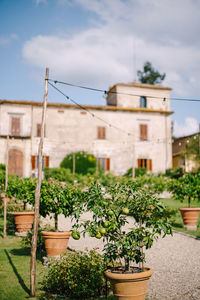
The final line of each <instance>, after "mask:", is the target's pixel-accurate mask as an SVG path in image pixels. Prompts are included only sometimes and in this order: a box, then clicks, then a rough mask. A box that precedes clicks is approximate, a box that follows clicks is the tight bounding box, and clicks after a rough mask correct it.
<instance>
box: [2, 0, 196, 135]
mask: <svg viewBox="0 0 200 300" xmlns="http://www.w3.org/2000/svg"><path fill="white" fill-rule="evenodd" d="M199 16H200V1H198V0H165V1H157V0H71V1H70V0H17V1H16V0H0V67H1V72H0V99H8V100H31V101H42V100H43V95H44V77H45V68H46V67H49V70H50V74H49V77H50V78H51V79H53V80H58V81H64V82H68V83H72V84H75V85H83V86H88V87H93V88H97V89H103V90H108V89H109V86H111V85H113V84H116V83H119V82H123V83H127V82H132V81H134V80H136V81H137V80H138V78H137V70H142V69H143V65H144V63H145V62H146V61H150V62H151V63H152V65H153V67H154V68H155V69H156V70H158V71H159V72H160V73H166V78H165V80H164V81H163V83H162V85H163V86H166V87H171V88H172V92H171V97H173V98H189V99H199V100H200V73H199V69H200V51H199V50H200V38H199V36H200V18H199ZM58 87H59V88H60V89H61V90H62V91H63V92H64V93H65V94H67V95H68V96H69V97H71V98H72V99H74V100H75V101H76V102H78V103H80V104H92V105H105V104H106V102H105V98H104V95H103V93H98V92H91V91H87V90H80V89H77V88H72V87H69V86H64V85H62V86H61V85H59V86H58ZM48 101H49V102H63V103H66V98H64V97H63V96H62V95H61V94H59V93H58V92H56V91H55V90H54V89H53V88H52V87H51V86H49V91H48ZM171 110H173V111H174V114H173V115H172V120H173V122H174V135H175V136H176V137H178V136H185V135H189V134H192V133H195V132H197V131H198V128H199V123H200V101H199V102H194V101H190V102H189V101H175V100H171Z"/></svg>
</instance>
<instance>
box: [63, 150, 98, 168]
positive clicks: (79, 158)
mask: <svg viewBox="0 0 200 300" xmlns="http://www.w3.org/2000/svg"><path fill="white" fill-rule="evenodd" d="M60 167H61V168H65V169H70V170H71V172H72V171H73V153H71V154H68V155H66V156H65V158H64V159H63V161H62V162H61V164H60ZM95 170H96V157H94V155H92V154H88V153H86V152H83V151H81V152H76V153H75V172H76V173H78V174H87V173H88V171H89V172H90V173H91V172H95Z"/></svg>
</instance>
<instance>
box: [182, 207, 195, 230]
mask: <svg viewBox="0 0 200 300" xmlns="http://www.w3.org/2000/svg"><path fill="white" fill-rule="evenodd" d="M179 210H180V212H181V216H182V219H183V223H184V227H185V228H186V229H187V230H197V220H198V217H199V212H200V208H195V207H184V208H179Z"/></svg>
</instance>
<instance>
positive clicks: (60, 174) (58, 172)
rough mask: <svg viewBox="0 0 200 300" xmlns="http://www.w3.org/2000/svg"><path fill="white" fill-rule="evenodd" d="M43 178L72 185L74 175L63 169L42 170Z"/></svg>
mask: <svg viewBox="0 0 200 300" xmlns="http://www.w3.org/2000/svg"><path fill="white" fill-rule="evenodd" d="M43 171H44V177H45V179H46V180H48V179H49V178H53V179H55V180H58V181H65V182H70V183H73V180H74V175H73V174H72V173H71V171H70V169H65V168H44V169H43Z"/></svg>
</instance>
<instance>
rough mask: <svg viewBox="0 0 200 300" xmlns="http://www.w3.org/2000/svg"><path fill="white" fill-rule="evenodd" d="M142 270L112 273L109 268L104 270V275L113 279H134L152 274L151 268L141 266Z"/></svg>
mask: <svg viewBox="0 0 200 300" xmlns="http://www.w3.org/2000/svg"><path fill="white" fill-rule="evenodd" d="M143 269H144V272H138V273H123V274H122V273H112V272H111V270H110V269H109V270H106V272H105V275H106V277H108V278H109V279H111V280H112V279H114V280H118V279H119V280H134V279H136V280H137V279H140V278H141V279H142V278H143V279H144V280H145V278H146V279H149V277H151V276H152V274H153V270H152V269H150V268H147V267H145V268H143Z"/></svg>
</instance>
